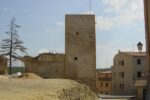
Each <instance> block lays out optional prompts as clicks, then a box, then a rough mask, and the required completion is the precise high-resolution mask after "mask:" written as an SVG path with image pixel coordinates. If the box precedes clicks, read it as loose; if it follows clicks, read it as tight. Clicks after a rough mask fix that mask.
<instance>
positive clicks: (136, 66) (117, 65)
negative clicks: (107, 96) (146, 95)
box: [112, 51, 146, 95]
mask: <svg viewBox="0 0 150 100" xmlns="http://www.w3.org/2000/svg"><path fill="white" fill-rule="evenodd" d="M145 68H146V53H145V52H120V51H119V52H118V54H117V55H116V56H115V57H114V64H113V66H112V92H113V94H126V95H134V94H135V82H136V80H140V79H143V78H144V77H145Z"/></svg>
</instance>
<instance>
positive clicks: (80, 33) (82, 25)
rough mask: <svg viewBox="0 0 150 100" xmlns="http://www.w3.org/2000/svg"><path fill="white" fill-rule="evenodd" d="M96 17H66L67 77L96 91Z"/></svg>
mask: <svg viewBox="0 0 150 100" xmlns="http://www.w3.org/2000/svg"><path fill="white" fill-rule="evenodd" d="M95 41H96V40H95V16H94V15H76V14H75V15H72V14H71V15H66V17H65V77H66V78H69V79H74V80H78V81H80V82H83V83H84V84H87V85H88V86H90V87H91V88H92V89H93V90H94V89H95V84H96V83H95V81H96V75H95V74H96V45H95Z"/></svg>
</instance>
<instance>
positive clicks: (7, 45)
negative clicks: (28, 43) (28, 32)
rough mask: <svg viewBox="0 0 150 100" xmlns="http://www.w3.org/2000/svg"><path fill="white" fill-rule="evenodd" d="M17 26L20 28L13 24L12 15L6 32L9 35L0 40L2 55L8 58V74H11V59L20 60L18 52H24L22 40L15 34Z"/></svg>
mask: <svg viewBox="0 0 150 100" xmlns="http://www.w3.org/2000/svg"><path fill="white" fill-rule="evenodd" d="M17 28H20V26H19V25H16V24H15V18H14V17H13V18H12V19H11V21H10V24H9V30H8V31H7V32H6V34H7V35H8V36H9V37H8V38H7V39H3V40H2V43H1V47H0V49H1V50H0V52H1V53H2V55H3V56H6V57H8V59H9V74H12V59H15V60H17V59H19V60H20V59H21V58H22V57H21V56H20V52H21V53H26V48H25V47H24V46H22V44H23V41H21V40H20V37H19V35H18V34H17V33H18V31H17Z"/></svg>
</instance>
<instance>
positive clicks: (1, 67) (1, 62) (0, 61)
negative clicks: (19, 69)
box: [0, 56, 7, 75]
mask: <svg viewBox="0 0 150 100" xmlns="http://www.w3.org/2000/svg"><path fill="white" fill-rule="evenodd" d="M6 68H7V59H6V58H5V57H2V56H0V75H1V74H4V73H5V71H6Z"/></svg>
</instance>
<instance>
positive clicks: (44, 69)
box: [23, 53, 65, 78]
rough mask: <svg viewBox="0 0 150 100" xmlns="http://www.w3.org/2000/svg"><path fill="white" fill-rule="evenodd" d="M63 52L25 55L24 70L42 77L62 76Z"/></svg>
mask: <svg viewBox="0 0 150 100" xmlns="http://www.w3.org/2000/svg"><path fill="white" fill-rule="evenodd" d="M64 60H65V59H64V54H52V53H43V54H40V55H39V56H37V57H30V56H25V57H24V58H23V62H24V64H25V72H32V73H35V74H37V75H39V76H41V77H43V78H64Z"/></svg>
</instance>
